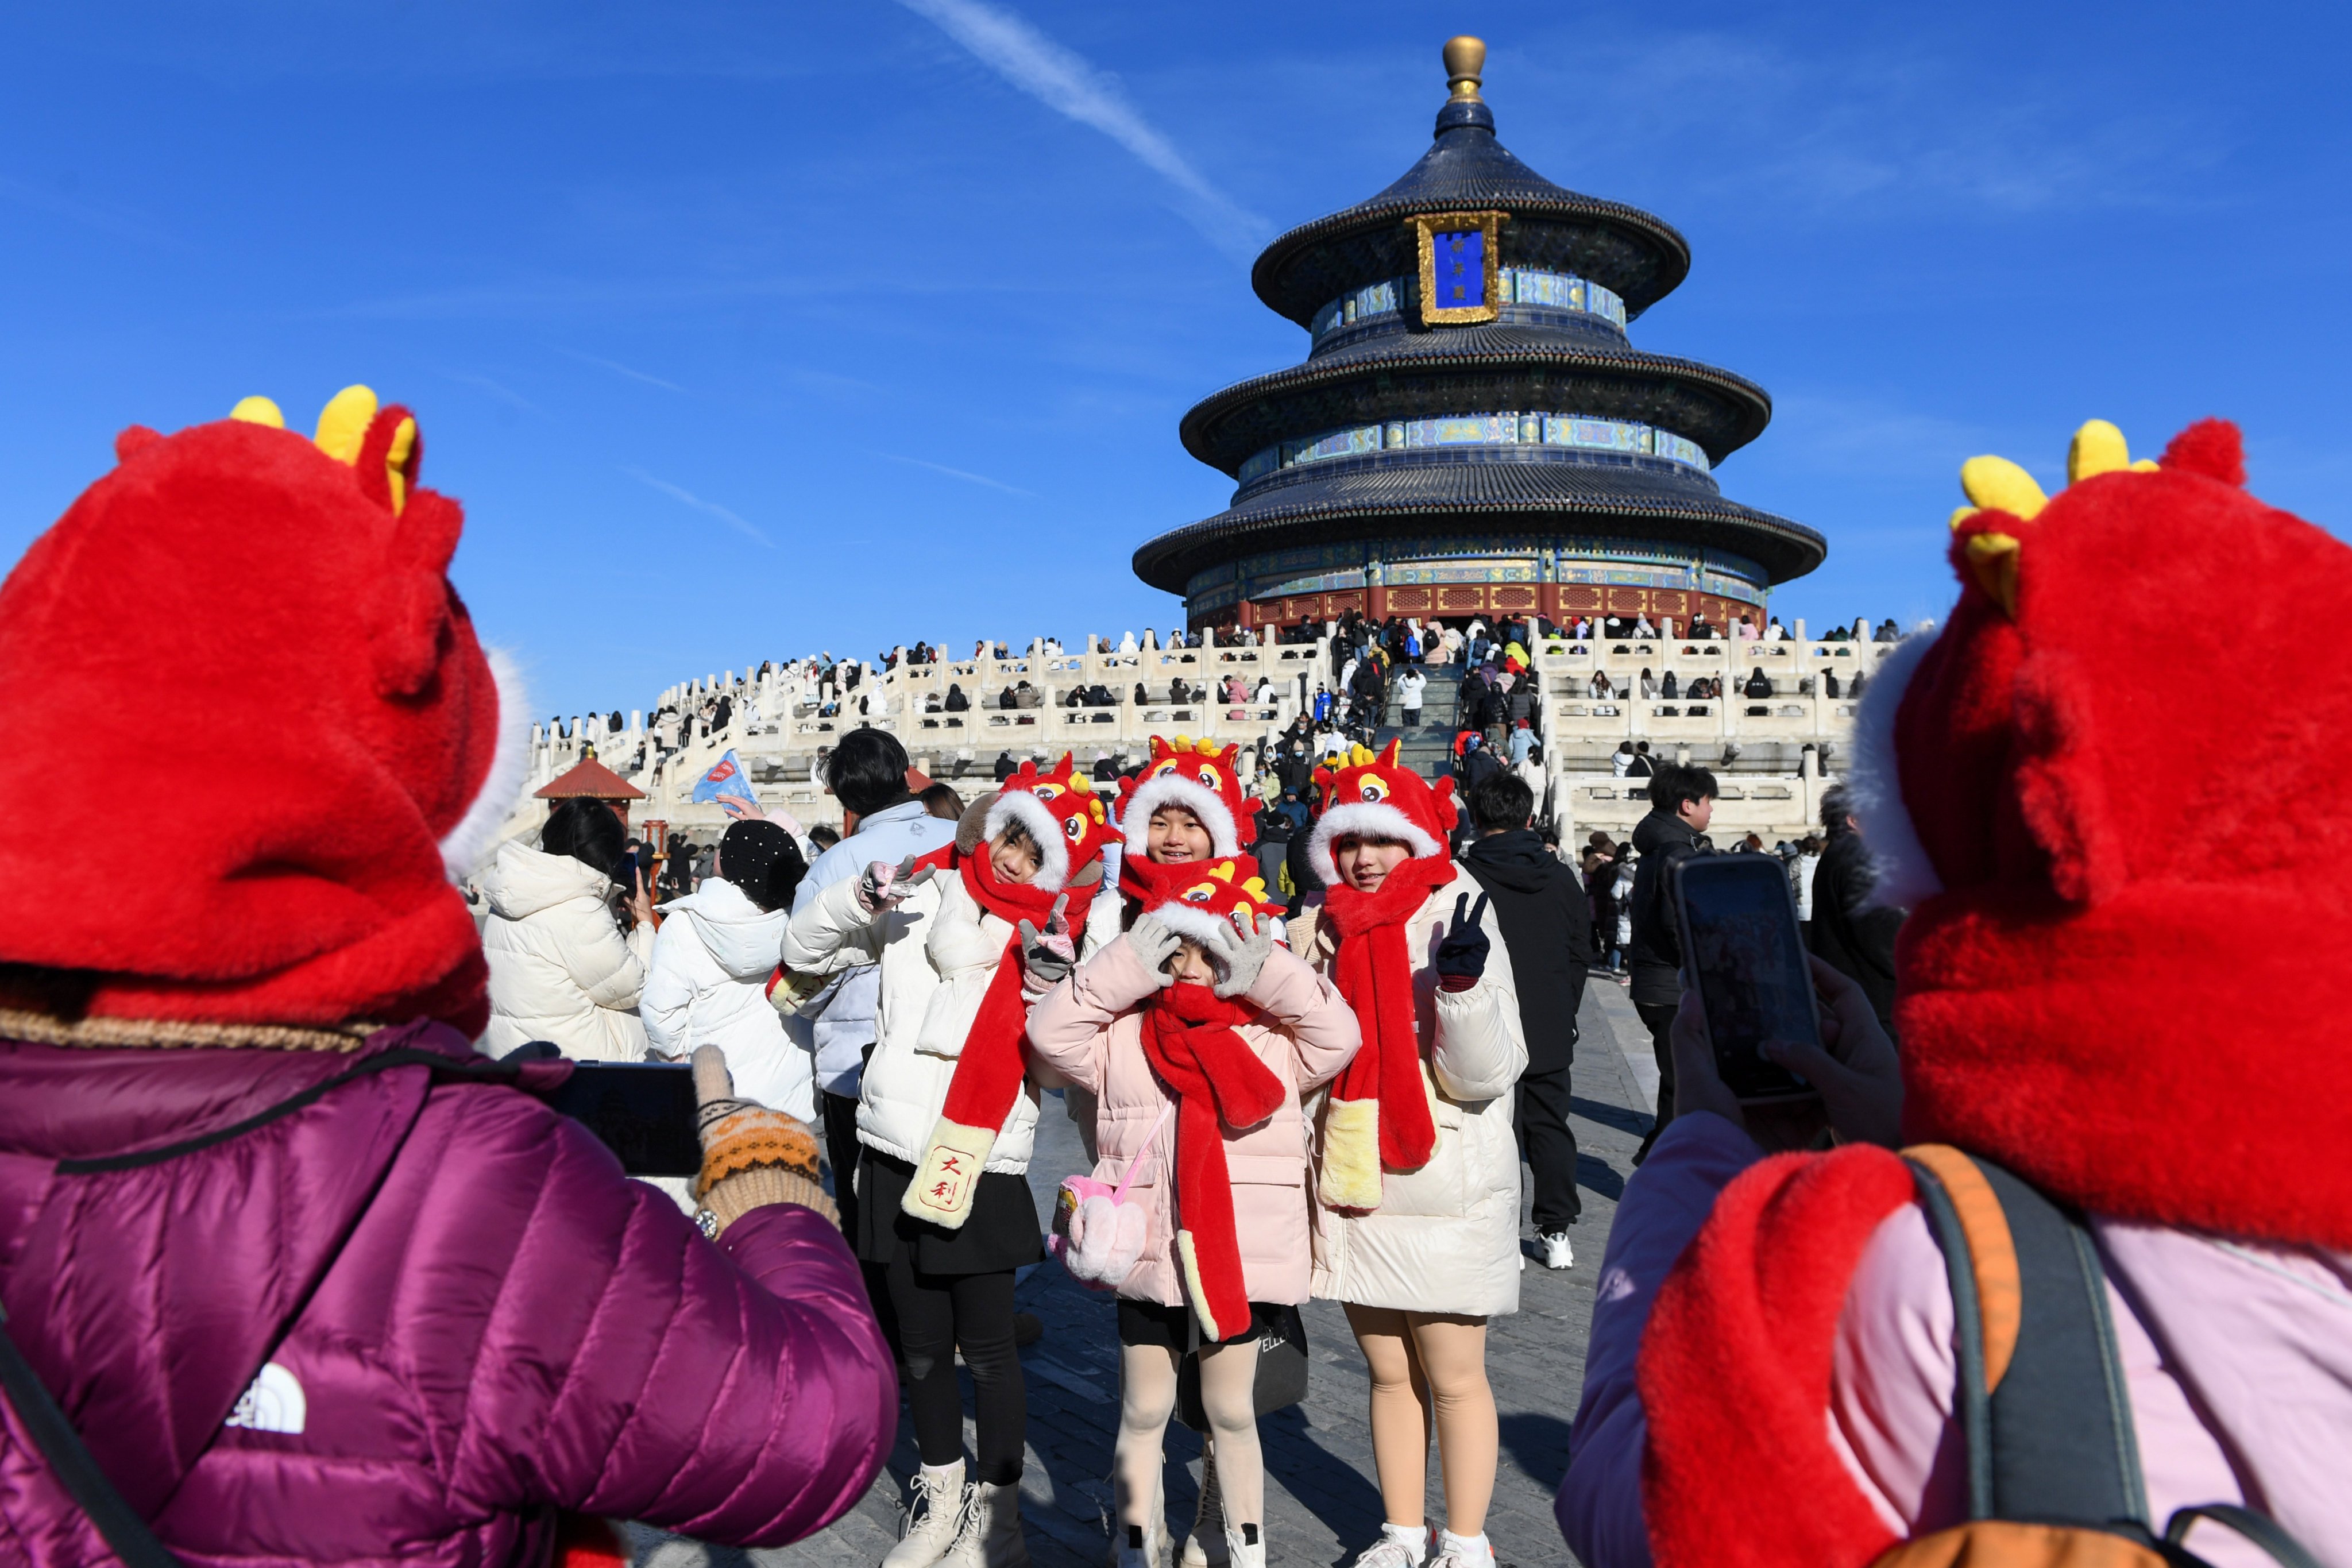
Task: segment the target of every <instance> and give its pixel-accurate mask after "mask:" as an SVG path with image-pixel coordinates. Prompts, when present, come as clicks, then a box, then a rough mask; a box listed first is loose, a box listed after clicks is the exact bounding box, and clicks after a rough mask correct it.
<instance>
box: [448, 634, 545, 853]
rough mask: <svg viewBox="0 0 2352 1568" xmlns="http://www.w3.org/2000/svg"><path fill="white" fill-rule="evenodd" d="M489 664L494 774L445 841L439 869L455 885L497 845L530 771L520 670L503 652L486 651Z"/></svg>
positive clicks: (527, 712) (526, 706) (527, 721)
mask: <svg viewBox="0 0 2352 1568" xmlns="http://www.w3.org/2000/svg"><path fill="white" fill-rule="evenodd" d="M482 653H483V657H484V658H488V660H489V665H490V682H491V684H492V685H493V686H494V687H496V688H497V689H498V695H499V730H498V740H497V742H495V749H494V750H493V751H492V752H491V753H490V771H489V772H488V773H487V774H485V775H484V776H483V779H482V787H481V788H480V789H479V790H477V791H476V792H475V794H474V803H473V804H472V805H469V806H467V808H466V815H465V816H461V817H459V818H458V819H457V826H455V827H452V828H451V829H450V830H449V831H448V832H447V833H446V834H445V835H444V836H443V837H442V839H441V866H442V868H443V869H444V870H446V871H447V872H448V874H449V879H450V880H451V881H453V882H456V881H460V880H463V879H465V878H467V877H470V876H472V875H473V874H474V873H475V872H476V871H478V870H480V869H481V868H482V862H483V861H484V860H486V859H487V858H488V857H489V853H490V851H491V850H492V849H494V848H496V847H498V841H499V829H500V828H502V827H504V826H506V825H507V819H508V818H509V817H510V816H513V815H514V811H515V807H516V806H517V805H520V803H521V800H522V786H523V785H524V784H526V783H528V782H529V776H528V775H529V773H530V703H529V702H528V700H526V696H525V693H524V691H523V683H522V671H521V670H520V669H519V668H516V667H515V661H514V660H513V659H511V658H508V657H507V654H506V651H505V650H504V649H503V648H494V647H493V648H484V649H483V650H482Z"/></svg>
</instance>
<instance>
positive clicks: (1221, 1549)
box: [1182, 1448, 1417, 1568]
mask: <svg viewBox="0 0 2352 1568" xmlns="http://www.w3.org/2000/svg"><path fill="white" fill-rule="evenodd" d="M1231 1561H1232V1552H1231V1551H1230V1549H1229V1548H1228V1547H1227V1546H1226V1544H1225V1502H1224V1497H1223V1494H1222V1493H1220V1492H1219V1491H1218V1490H1217V1451H1216V1450H1215V1449H1214V1448H1211V1449H1209V1450H1208V1451H1207V1452H1205V1453H1203V1454H1202V1456H1201V1507H1200V1510H1199V1511H1198V1512H1196V1513H1194V1514H1193V1516H1192V1533H1191V1534H1189V1535H1187V1536H1185V1537H1184V1555H1183V1558H1182V1562H1183V1568H1224V1565H1225V1564H1226V1563H1229V1562H1231ZM1416 1568H1417V1565H1416Z"/></svg>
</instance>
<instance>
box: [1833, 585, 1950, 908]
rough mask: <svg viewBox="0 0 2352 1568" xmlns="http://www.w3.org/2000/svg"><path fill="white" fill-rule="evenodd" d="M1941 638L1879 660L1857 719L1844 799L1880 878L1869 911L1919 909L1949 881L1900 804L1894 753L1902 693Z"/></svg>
mask: <svg viewBox="0 0 2352 1568" xmlns="http://www.w3.org/2000/svg"><path fill="white" fill-rule="evenodd" d="M1941 635H1942V634H1941V633H1940V632H1936V633H1922V634H1920V635H1918V636H1916V637H1906V638H1904V639H1903V641H1902V643H1901V644H1900V645H1898V646H1897V647H1896V648H1895V651H1894V652H1893V653H1891V654H1888V655H1887V656H1886V658H1884V659H1882V660H1881V661H1880V662H1879V666H1878V672H1877V673H1876V674H1875V675H1874V676H1872V677H1871V680H1870V685H1869V686H1868V687H1866V688H1865V689H1864V691H1863V694H1862V708H1861V710H1860V711H1859V712H1857V713H1856V714H1855V715H1854V721H1853V768H1851V769H1850V770H1848V773H1847V775H1846V798H1847V800H1848V801H1849V802H1850V803H1851V804H1852V805H1853V817H1854V820H1855V821H1856V822H1858V823H1860V824H1861V825H1862V841H1863V844H1864V847H1867V848H1868V849H1869V850H1870V863H1871V871H1872V873H1873V874H1874V876H1875V878H1876V879H1877V882H1876V886H1874V888H1873V889H1871V893H1870V897H1869V898H1868V899H1867V900H1864V908H1872V907H1880V906H1884V907H1887V908H1893V909H1904V910H1907V909H1916V908H1917V907H1918V906H1919V904H1920V903H1922V902H1923V901H1925V900H1927V899H1930V898H1933V897H1934V896H1935V895H1936V894H1937V893H1940V892H1942V891H1943V890H1944V879H1942V878H1941V877H1938V876H1937V875H1936V866H1935V862H1934V861H1932V860H1930V859H1928V858H1927V847H1926V846H1925V845H1923V844H1921V843H1920V842H1919V829H1918V826H1916V824H1915V823H1913V822H1912V820H1911V811H1910V808H1909V807H1908V806H1906V805H1904V804H1903V763H1902V759H1901V758H1900V757H1898V756H1897V755H1896V754H1895V714H1896V712H1898V711H1899V710H1901V709H1902V707H1903V694H1904V693H1905V692H1906V691H1908V690H1910V689H1911V677H1912V676H1913V675H1914V674H1915V673H1916V671H1917V670H1918V668H1919V661H1920V660H1921V659H1923V658H1927V650H1928V649H1929V648H1931V647H1935V646H1936V638H1937V637H1940V636H1941Z"/></svg>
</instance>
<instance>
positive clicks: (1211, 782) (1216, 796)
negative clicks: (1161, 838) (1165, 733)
mask: <svg viewBox="0 0 2352 1568" xmlns="http://www.w3.org/2000/svg"><path fill="white" fill-rule="evenodd" d="M1240 755H1241V748H1240V747H1239V746H1222V747H1221V746H1219V745H1218V744H1217V743H1216V742H1214V741H1198V742H1196V741H1193V740H1192V739H1190V738H1189V737H1187V736H1183V735H1179V736H1177V737H1176V741H1175V743H1174V744H1172V745H1171V744H1170V743H1169V742H1166V741H1164V740H1161V739H1160V737H1159V736H1157V735H1154V736H1152V737H1151V759H1150V761H1149V762H1148V763H1145V764H1144V767H1143V773H1142V774H1141V775H1140V776H1139V777H1137V778H1134V779H1131V780H1127V781H1125V782H1123V783H1122V784H1120V786H1119V797H1120V798H1119V806H1118V819H1119V821H1120V822H1121V823H1122V824H1123V825H1125V826H1129V827H1132V828H1138V829H1139V828H1141V827H1142V826H1144V825H1145V824H1146V823H1149V822H1150V820H1151V814H1152V812H1153V811H1155V810H1156V809H1158V808H1159V807H1160V806H1162V805H1178V806H1181V807H1183V808H1184V809H1185V810H1186V811H1189V812H1191V813H1192V815H1193V816H1196V817H1198V818H1200V820H1201V826H1203V827H1205V828H1207V829H1208V830H1209V844H1210V847H1211V850H1212V852H1213V853H1214V854H1218V855H1238V854H1240V853H1241V852H1242V850H1243V849H1244V848H1246V847H1248V846H1250V845H1252V844H1255V843H1256V842H1257V819H1256V817H1255V816H1253V815H1251V814H1249V813H1247V812H1244V810H1243V809H1242V782H1241V770H1240V767H1239V763H1238V759H1239V757H1240Z"/></svg>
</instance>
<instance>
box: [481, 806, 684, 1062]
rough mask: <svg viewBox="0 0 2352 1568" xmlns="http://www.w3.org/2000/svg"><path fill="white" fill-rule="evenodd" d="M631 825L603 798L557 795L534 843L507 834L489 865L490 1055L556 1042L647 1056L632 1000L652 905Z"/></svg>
mask: <svg viewBox="0 0 2352 1568" xmlns="http://www.w3.org/2000/svg"><path fill="white" fill-rule="evenodd" d="M625 831H626V830H625V829H624V828H623V827H622V826H621V819H620V818H619V817H617V816H614V814H613V811H612V808H611V807H609V806H607V805H604V803H603V802H602V801H595V800H567V801H562V802H560V803H559V804H558V805H556V807H555V809H554V810H553V811H551V812H550V813H549V814H548V818H547V825H546V826H544V827H542V828H541V829H540V833H539V847H538V848H536V849H534V848H532V847H530V844H528V843H527V842H525V841H524V840H522V839H520V838H510V839H509V840H507V842H506V843H504V844H502V845H500V846H499V853H498V858H497V859H496V860H495V861H493V862H492V863H491V865H490V868H489V869H488V870H486V871H484V872H483V873H482V875H481V878H480V880H479V883H478V885H479V887H480V888H481V890H482V898H483V901H484V902H485V903H486V904H487V905H488V909H489V914H488V920H487V921H485V922H484V924H483V927H482V951H483V953H484V955H485V956H486V957H488V960H489V965H490V1025H489V1028H488V1030H487V1031H486V1032H485V1033H484V1034H483V1036H482V1039H481V1048H482V1049H483V1050H484V1051H486V1052H488V1054H490V1055H491V1056H503V1055H505V1054H506V1053H507V1052H509V1051H510V1050H512V1049H514V1048H515V1047H517V1046H520V1045H521V1044H523V1043H524V1042H526V1041H529V1040H550V1041H552V1042H553V1043H554V1044H555V1045H556V1046H557V1047H560V1048H561V1049H562V1052H563V1054H564V1055H565V1056H567V1057H572V1058H575V1059H578V1060H582V1061H621V1062H633V1061H638V1060H641V1059H643V1058H644V1057H645V1054H646V1026H645V1023H644V1021H643V1020H642V1019H641V1018H640V1017H639V1016H638V1015H637V1002H638V998H639V997H640V995H641V994H643V992H644V990H645V984H646V970H647V967H648V966H649V965H650V963H652V961H653V945H654V921H653V907H652V905H651V904H650V902H648V900H646V883H645V877H644V875H643V873H642V872H640V871H638V870H636V869H635V867H634V866H633V864H632V863H631V861H630V860H629V858H628V856H627V852H626V850H625V848H624V840H625Z"/></svg>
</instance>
